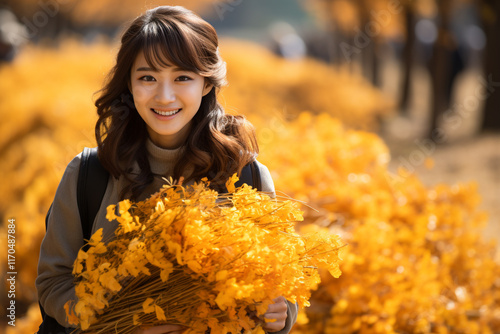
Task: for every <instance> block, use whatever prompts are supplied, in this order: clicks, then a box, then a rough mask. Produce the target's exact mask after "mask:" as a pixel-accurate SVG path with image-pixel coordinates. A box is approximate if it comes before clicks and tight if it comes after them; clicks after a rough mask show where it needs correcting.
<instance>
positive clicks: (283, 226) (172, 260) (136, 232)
mask: <svg viewBox="0 0 500 334" xmlns="http://www.w3.org/2000/svg"><path fill="white" fill-rule="evenodd" d="M237 180H238V178H237V177H236V175H234V176H233V177H232V178H230V179H229V180H228V182H227V184H226V187H227V189H228V191H229V193H227V194H219V193H217V192H216V191H214V190H212V189H210V188H209V182H208V181H207V180H206V179H204V180H202V181H201V182H200V183H197V184H194V185H192V186H190V187H186V188H185V187H183V186H180V185H171V184H170V185H165V186H164V187H163V188H162V189H161V190H160V191H159V192H157V193H156V194H154V195H152V196H151V197H150V198H149V199H147V200H145V201H142V202H137V203H133V202H131V201H129V200H124V201H121V202H120V203H118V205H110V206H109V207H108V208H107V218H108V219H109V220H114V219H116V220H117V221H118V223H119V227H118V228H117V230H116V231H115V237H114V239H113V240H111V241H109V242H106V240H102V239H103V238H102V230H98V231H97V232H96V233H95V234H94V235H93V236H92V237H91V239H90V240H89V243H88V245H87V247H88V248H87V249H86V250H84V249H83V248H82V249H81V250H80V252H79V254H78V257H77V259H76V260H75V264H74V269H73V274H74V276H75V278H76V283H75V284H76V286H75V290H76V295H77V297H78V301H77V302H68V303H66V305H65V309H66V313H67V315H68V319H69V322H70V323H72V324H75V325H78V329H77V331H76V332H80V333H110V332H116V333H132V332H133V331H134V330H135V328H136V327H137V326H139V325H149V326H153V325H160V324H165V323H169V324H179V325H184V326H186V327H188V328H189V329H188V330H187V333H191V334H193V333H205V332H206V330H207V329H210V330H211V332H212V333H213V334H226V333H233V334H236V333H241V332H242V331H245V332H251V333H263V330H262V328H261V324H262V323H263V322H264V321H265V319H263V316H262V315H263V314H264V313H265V312H266V310H267V307H268V305H269V304H270V303H272V300H273V299H274V298H276V297H278V296H284V297H285V298H286V299H287V300H289V301H291V302H297V303H298V305H299V306H308V305H309V303H308V299H309V297H310V291H311V290H312V289H315V288H316V287H317V285H318V283H319V281H320V277H319V274H318V271H317V269H318V268H319V267H322V268H326V269H327V270H328V271H329V272H330V273H331V274H332V275H333V276H334V277H339V276H340V274H341V272H340V270H339V262H340V256H341V254H340V253H341V249H342V244H341V240H340V238H339V237H338V236H337V235H332V234H330V233H328V232H327V231H321V230H317V231H315V232H313V233H310V234H308V235H299V234H297V233H296V232H295V229H294V225H295V223H296V222H297V221H301V220H302V219H303V218H302V211H301V210H300V208H299V204H298V203H297V201H294V200H291V199H286V198H281V199H280V198H276V199H274V198H271V197H270V196H269V195H268V194H265V193H263V192H259V191H257V190H256V189H253V188H252V187H250V186H248V185H243V186H242V187H239V188H235V186H234V183H235V182H236V181H237Z"/></svg>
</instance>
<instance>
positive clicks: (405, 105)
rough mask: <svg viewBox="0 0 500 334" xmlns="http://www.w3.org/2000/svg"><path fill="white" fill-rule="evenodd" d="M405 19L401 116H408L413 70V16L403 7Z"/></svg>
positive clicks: (408, 9)
mask: <svg viewBox="0 0 500 334" xmlns="http://www.w3.org/2000/svg"><path fill="white" fill-rule="evenodd" d="M405 18H406V25H405V29H406V43H405V45H404V48H403V83H402V86H403V87H402V90H401V99H400V100H399V110H400V111H401V113H402V114H404V115H408V112H409V110H408V109H409V103H410V89H411V79H412V75H411V74H412V71H411V70H412V68H413V52H414V49H415V14H414V13H413V9H412V8H411V7H410V6H409V5H406V6H405Z"/></svg>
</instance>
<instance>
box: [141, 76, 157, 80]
mask: <svg viewBox="0 0 500 334" xmlns="http://www.w3.org/2000/svg"><path fill="white" fill-rule="evenodd" d="M139 80H142V81H155V80H156V79H155V78H153V77H152V76H150V75H145V76H143V77H141V78H140V79H139Z"/></svg>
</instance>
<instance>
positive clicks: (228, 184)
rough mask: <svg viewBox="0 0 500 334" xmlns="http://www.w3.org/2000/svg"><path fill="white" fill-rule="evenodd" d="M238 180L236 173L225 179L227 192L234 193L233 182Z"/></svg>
mask: <svg viewBox="0 0 500 334" xmlns="http://www.w3.org/2000/svg"><path fill="white" fill-rule="evenodd" d="M238 180H239V177H238V175H236V173H234V174H233V176H231V178H230V179H229V180H227V182H226V189H227V191H228V192H230V193H234V191H235V190H236V188H235V186H234V184H235V183H236V182H238Z"/></svg>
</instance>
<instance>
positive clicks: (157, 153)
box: [146, 138, 184, 176]
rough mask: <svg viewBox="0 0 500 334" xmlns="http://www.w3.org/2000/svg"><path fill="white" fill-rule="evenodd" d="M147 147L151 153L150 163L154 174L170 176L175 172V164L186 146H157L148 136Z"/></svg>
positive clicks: (149, 153)
mask: <svg viewBox="0 0 500 334" xmlns="http://www.w3.org/2000/svg"><path fill="white" fill-rule="evenodd" d="M146 149H147V150H148V155H149V164H150V166H151V171H152V172H153V173H154V174H159V175H162V176H169V175H171V174H172V173H173V170H174V166H175V164H176V163H177V161H178V160H179V157H180V156H181V154H182V153H183V152H184V146H181V147H179V148H175V149H165V148H161V147H159V146H157V145H156V144H155V143H153V141H152V140H151V139H150V138H148V139H147V141H146Z"/></svg>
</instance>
